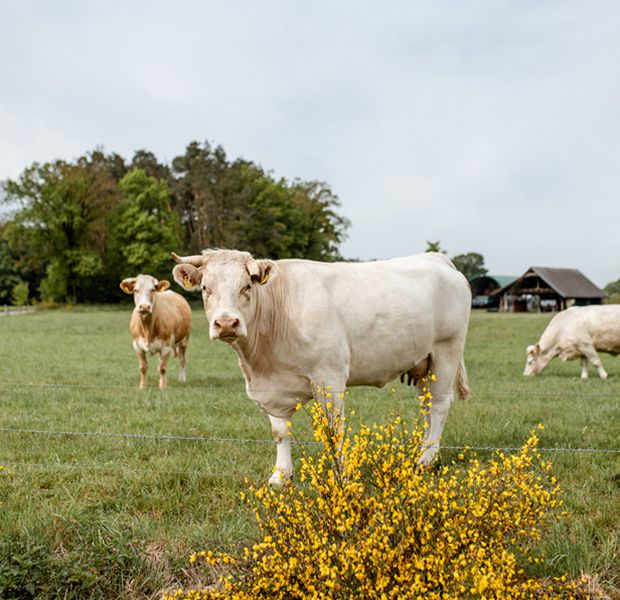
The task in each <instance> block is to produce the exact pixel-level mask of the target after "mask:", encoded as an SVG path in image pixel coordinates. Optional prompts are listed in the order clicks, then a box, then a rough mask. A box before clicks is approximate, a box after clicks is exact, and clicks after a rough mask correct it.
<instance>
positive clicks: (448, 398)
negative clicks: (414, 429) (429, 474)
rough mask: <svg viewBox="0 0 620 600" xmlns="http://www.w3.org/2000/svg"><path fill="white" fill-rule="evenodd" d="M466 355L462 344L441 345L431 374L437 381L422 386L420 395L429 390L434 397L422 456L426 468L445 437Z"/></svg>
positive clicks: (434, 359)
mask: <svg viewBox="0 0 620 600" xmlns="http://www.w3.org/2000/svg"><path fill="white" fill-rule="evenodd" d="M462 352H463V350H462V344H457V343H454V342H451V343H443V344H438V345H437V346H436V347H435V348H434V349H433V352H432V353H431V373H432V374H433V375H434V376H435V377H436V380H434V381H427V382H424V381H420V382H418V389H419V390H420V394H422V393H423V392H422V390H423V388H424V387H427V388H428V389H429V390H430V392H431V394H432V397H433V398H432V400H431V403H430V407H429V408H428V410H427V412H426V414H425V420H426V430H425V432H424V438H423V445H424V449H423V452H422V463H423V464H425V465H428V464H430V463H431V462H432V461H433V460H434V458H435V457H436V456H437V453H438V452H439V442H440V439H441V434H442V432H443V428H444V425H445V423H446V419H447V417H448V412H449V410H450V405H451V404H452V399H453V397H454V383H455V380H456V375H457V370H458V368H459V365H460V363H461V357H462Z"/></svg>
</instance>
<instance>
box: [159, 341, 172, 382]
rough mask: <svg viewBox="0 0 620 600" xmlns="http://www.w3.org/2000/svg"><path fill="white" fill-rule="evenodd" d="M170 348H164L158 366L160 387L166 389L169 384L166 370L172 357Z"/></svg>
mask: <svg viewBox="0 0 620 600" xmlns="http://www.w3.org/2000/svg"><path fill="white" fill-rule="evenodd" d="M170 350H171V349H170V348H163V349H162V351H161V352H160V353H159V360H158V364H157V368H158V369H159V389H160V390H164V389H166V386H167V384H168V382H167V380H166V371H167V370H168V359H169V358H170Z"/></svg>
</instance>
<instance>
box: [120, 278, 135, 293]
mask: <svg viewBox="0 0 620 600" xmlns="http://www.w3.org/2000/svg"><path fill="white" fill-rule="evenodd" d="M120 287H121V290H123V292H125V293H126V294H133V291H134V288H135V287H136V278H135V277H127V279H123V281H121V283H120Z"/></svg>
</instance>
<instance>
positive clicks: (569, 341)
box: [523, 304, 620, 379]
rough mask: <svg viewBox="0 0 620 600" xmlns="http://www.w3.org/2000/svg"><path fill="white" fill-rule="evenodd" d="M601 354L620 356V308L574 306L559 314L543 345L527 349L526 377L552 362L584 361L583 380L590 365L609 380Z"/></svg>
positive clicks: (617, 306)
mask: <svg viewBox="0 0 620 600" xmlns="http://www.w3.org/2000/svg"><path fill="white" fill-rule="evenodd" d="M598 352H606V353H608V354H611V355H613V356H616V355H618V354H620V305H619V304H606V305H602V306H598V305H593V306H573V307H571V308H568V309H566V310H564V311H562V312H560V313H558V314H557V315H556V316H555V317H553V319H551V322H550V323H549V325H547V328H546V329H545V331H544V332H543V334H542V337H541V338H540V341H539V342H538V343H537V344H535V345H533V346H528V347H527V361H526V363H525V370H524V371H523V374H524V375H537V374H538V373H542V371H543V370H544V368H545V367H546V366H547V365H548V364H549V362H550V361H551V359H553V358H555V357H556V356H559V357H560V358H561V359H562V360H574V359H576V358H580V359H581V378H582V379H587V377H588V361H590V362H591V363H592V364H593V365H594V366H595V367H596V369H597V371H598V374H599V377H600V378H601V379H607V371H605V369H604V368H603V364H602V363H601V359H600V358H599V355H598Z"/></svg>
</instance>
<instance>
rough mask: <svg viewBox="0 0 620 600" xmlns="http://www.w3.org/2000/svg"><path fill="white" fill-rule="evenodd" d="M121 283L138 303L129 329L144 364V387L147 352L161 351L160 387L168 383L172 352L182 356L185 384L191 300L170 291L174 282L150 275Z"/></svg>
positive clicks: (182, 374) (159, 362) (144, 384)
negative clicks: (168, 369) (160, 279)
mask: <svg viewBox="0 0 620 600" xmlns="http://www.w3.org/2000/svg"><path fill="white" fill-rule="evenodd" d="M120 286H121V290H123V292H125V293H126V294H133V296H134V303H135V305H136V307H135V308H134V309H133V313H132V314H131V322H130V323H129V331H130V333H131V340H132V344H133V349H134V351H135V353H136V356H137V357H138V362H139V363H140V389H143V388H145V387H146V370H147V363H146V353H147V352H148V353H149V354H155V353H158V354H159V360H158V368H159V387H160V389H164V388H165V387H166V385H167V382H166V368H167V366H168V358H169V357H170V353H171V352H173V353H174V354H175V356H176V355H178V357H179V365H180V369H179V381H180V382H181V383H185V364H186V356H185V354H186V352H187V345H188V344H189V334H190V330H191V327H192V310H191V308H190V306H189V304H188V303H187V300H185V298H183V296H181V294H177V293H176V292H173V291H170V290H168V288H169V287H170V282H168V281H165V280H162V281H158V280H157V279H155V277H151V276H150V275H138V276H137V277H128V278H127V279H123V281H121V283H120Z"/></svg>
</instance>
